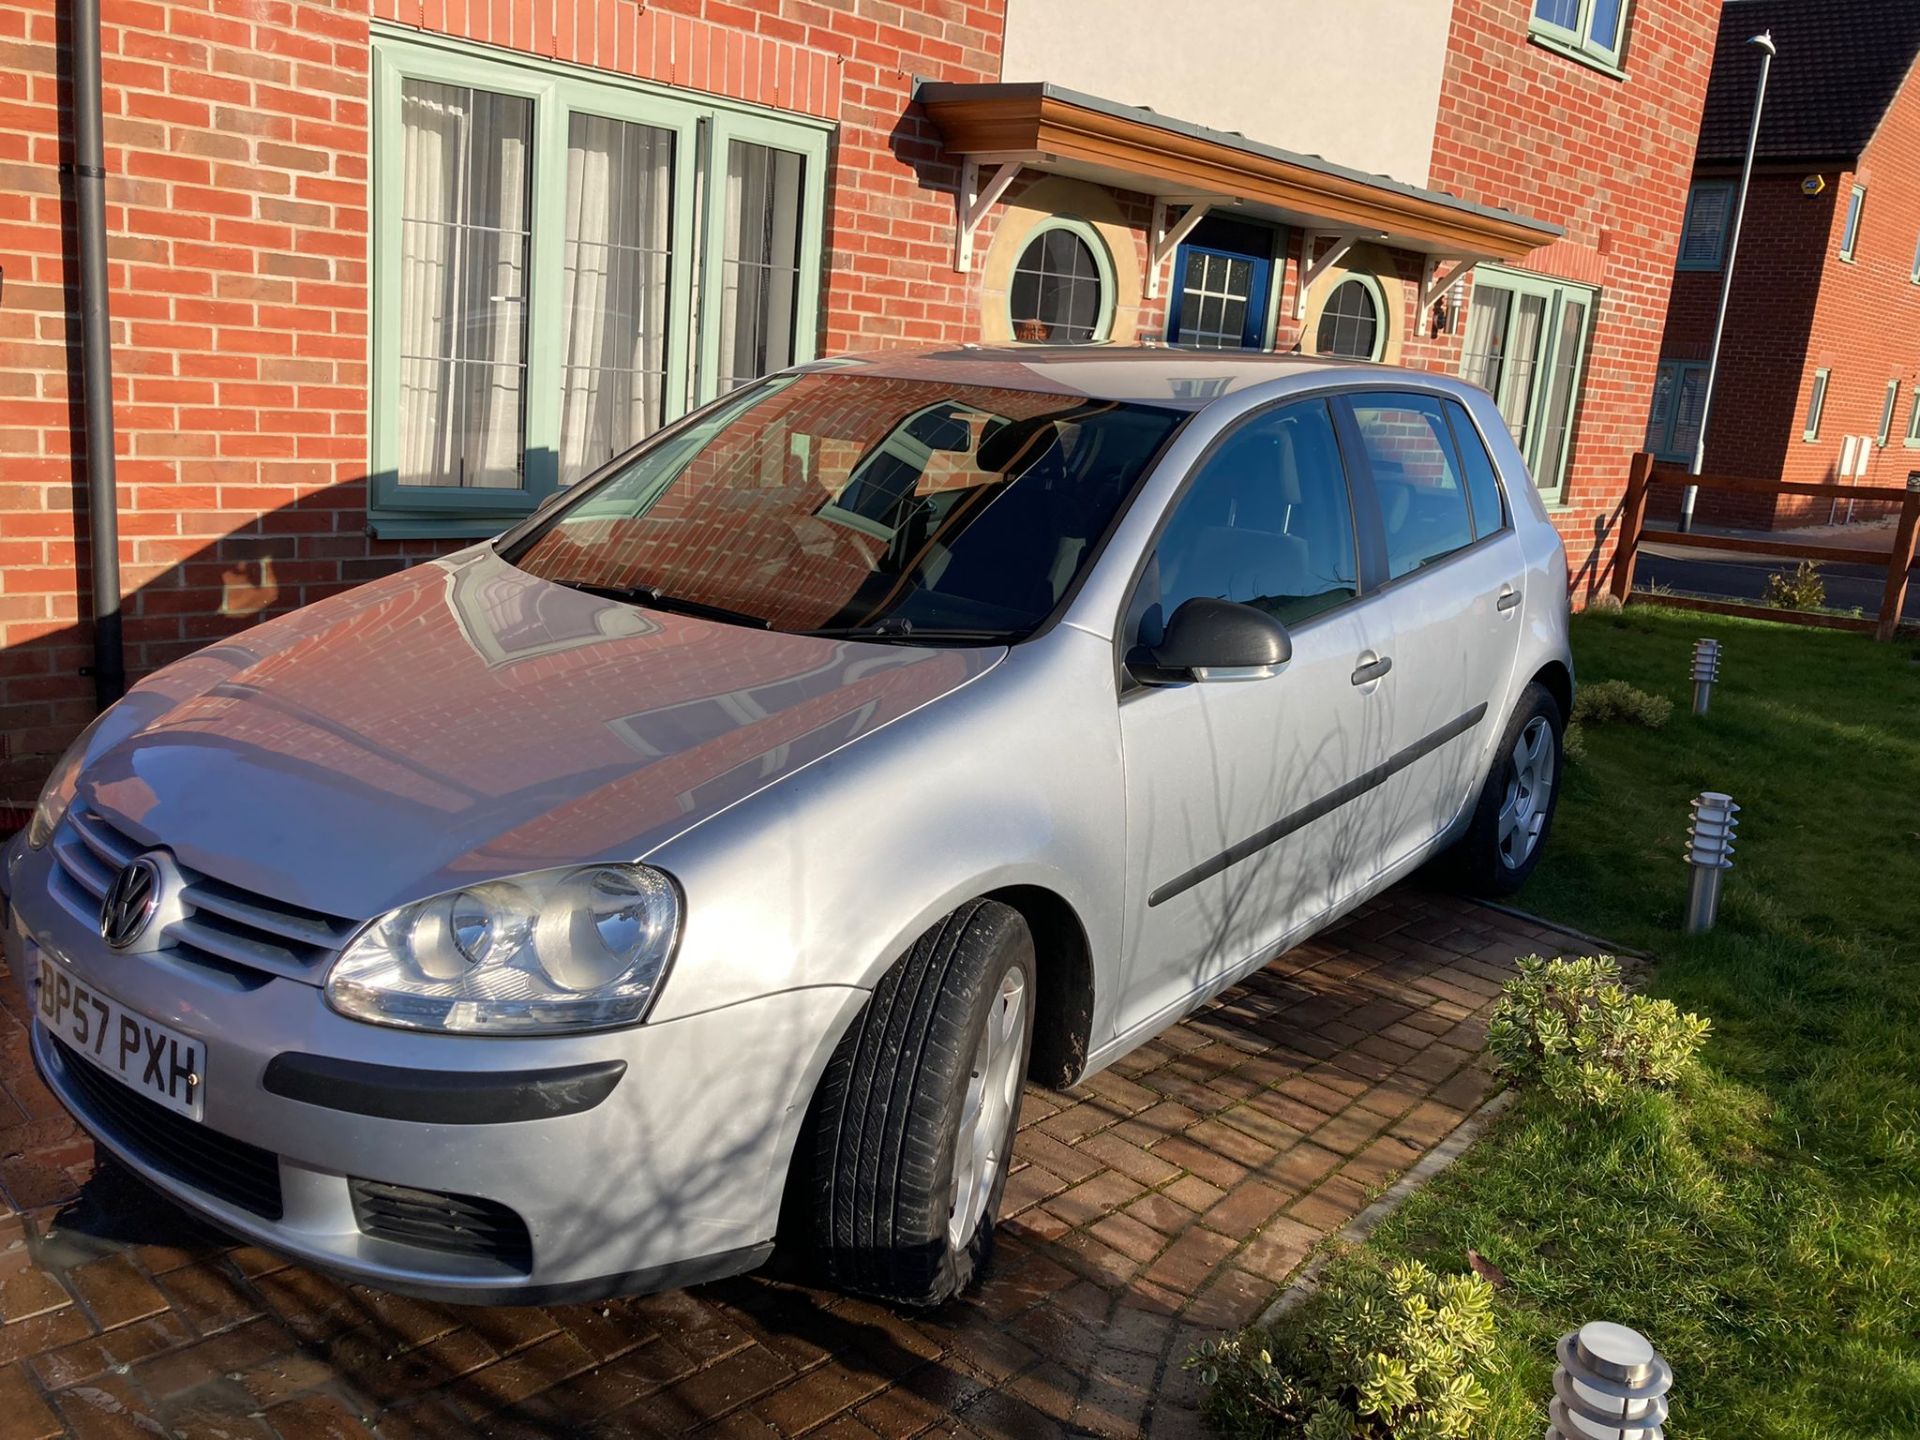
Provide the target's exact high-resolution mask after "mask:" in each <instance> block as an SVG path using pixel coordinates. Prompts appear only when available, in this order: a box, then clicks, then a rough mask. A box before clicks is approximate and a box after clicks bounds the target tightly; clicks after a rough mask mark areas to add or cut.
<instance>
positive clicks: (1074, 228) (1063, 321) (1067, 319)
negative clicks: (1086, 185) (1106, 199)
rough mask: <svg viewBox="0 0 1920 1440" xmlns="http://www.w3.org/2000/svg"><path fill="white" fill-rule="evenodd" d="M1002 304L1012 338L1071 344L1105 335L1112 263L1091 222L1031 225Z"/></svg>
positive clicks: (1109, 314) (1109, 319) (1109, 312)
mask: <svg viewBox="0 0 1920 1440" xmlns="http://www.w3.org/2000/svg"><path fill="white" fill-rule="evenodd" d="M1007 308H1008V311H1009V315H1008V318H1009V319H1010V320H1011V321H1012V322H1013V338H1014V339H1015V340H1025V341H1032V342H1035V343H1038V344H1044V345H1075V344H1080V343H1083V342H1085V341H1089V340H1104V339H1106V338H1107V329H1108V326H1109V325H1110V324H1111V323H1112V320H1113V263H1112V261H1111V260H1110V259H1109V258H1108V256H1107V247H1106V246H1105V245H1104V244H1102V243H1101V241H1100V237H1099V236H1098V235H1097V234H1095V233H1094V230H1093V227H1092V226H1090V225H1086V224H1083V223H1081V222H1080V221H1078V220H1050V221H1048V222H1047V223H1046V224H1044V225H1042V226H1041V227H1040V228H1039V229H1038V230H1036V231H1034V232H1033V234H1032V236H1030V237H1029V238H1028V240H1027V246H1026V249H1025V250H1023V251H1021V253H1020V260H1019V263H1018V264H1016V265H1015V266H1014V269H1013V287H1012V290H1011V292H1010V293H1009V295H1008V297H1007Z"/></svg>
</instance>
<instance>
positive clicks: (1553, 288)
mask: <svg viewBox="0 0 1920 1440" xmlns="http://www.w3.org/2000/svg"><path fill="white" fill-rule="evenodd" d="M1483 276H1484V277H1485V278H1486V280H1487V281H1488V283H1490V284H1492V285H1494V286H1495V287H1497V288H1499V289H1503V290H1506V291H1508V292H1510V293H1511V294H1513V295H1515V296H1516V297H1517V296H1519V295H1526V294H1531V295H1535V296H1538V297H1540V298H1542V299H1544V300H1545V301H1546V303H1547V306H1548V309H1547V313H1546V316H1545V319H1544V327H1545V330H1546V336H1545V339H1546V341H1547V343H1546V344H1544V345H1543V346H1542V348H1541V352H1540V359H1539V362H1538V364H1537V365H1536V366H1535V380H1534V385H1533V390H1532V393H1531V394H1530V395H1529V396H1528V397H1527V413H1526V416H1525V418H1524V419H1523V420H1522V421H1521V425H1520V428H1521V431H1522V433H1524V434H1525V435H1526V436H1528V438H1529V440H1531V439H1532V437H1533V435H1534V432H1535V431H1536V430H1537V429H1538V427H1539V426H1540V424H1541V423H1542V421H1543V420H1544V419H1545V409H1546V406H1547V404H1548V403H1549V398H1548V397H1549V393H1550V391H1551V389H1552V385H1551V383H1550V382H1551V381H1552V378H1553V372H1554V368H1555V367H1556V366H1557V365H1558V364H1559V363H1560V352H1561V347H1562V346H1564V345H1565V344H1566V336H1565V334H1564V333H1563V330H1562V326H1561V320H1562V319H1563V317H1564V314H1565V310H1566V301H1567V297H1568V295H1569V293H1573V292H1577V293H1576V294H1575V298H1576V299H1580V300H1582V301H1583V303H1584V306H1585V311H1586V313H1585V314H1584V316H1583V317H1582V318H1581V322H1580V339H1579V353H1578V354H1577V355H1576V356H1575V358H1574V365H1573V379H1572V382H1571V389H1572V402H1571V405H1570V408H1569V413H1568V415H1567V428H1566V433H1565V434H1563V435H1562V436H1561V437H1560V455H1559V464H1558V466H1557V467H1556V468H1557V471H1558V474H1559V476H1560V483H1559V485H1557V486H1556V487H1555V488H1554V489H1553V490H1547V489H1546V488H1544V487H1543V486H1542V485H1541V484H1540V482H1539V480H1538V478H1537V476H1538V472H1539V470H1540V469H1541V467H1540V466H1539V465H1538V464H1536V463H1535V461H1534V458H1533V457H1532V456H1531V455H1528V454H1527V446H1526V445H1525V444H1523V443H1522V442H1521V441H1520V439H1519V438H1518V437H1517V436H1513V435H1512V433H1511V428H1509V438H1511V439H1512V440H1513V443H1514V447H1515V448H1516V449H1518V450H1519V451H1520V455H1521V458H1522V459H1524V460H1525V461H1526V462H1527V478H1528V480H1529V481H1531V482H1532V484H1533V487H1534V489H1535V490H1537V491H1538V492H1539V494H1540V498H1541V499H1542V500H1543V501H1544V502H1545V503H1546V504H1547V505H1549V506H1556V505H1564V504H1566V503H1567V500H1566V495H1567V485H1568V483H1569V477H1568V474H1567V461H1568V459H1569V458H1570V457H1571V456H1572V454H1573V432H1574V430H1575V429H1576V428H1578V420H1579V415H1580V401H1581V397H1582V394H1583V388H1582V387H1583V386H1584V385H1585V384H1586V379H1587V361H1588V358H1589V357H1590V356H1591V354H1592V351H1593V344H1592V341H1593V332H1594V329H1595V327H1596V326H1597V325H1598V324H1599V320H1600V301H1601V298H1602V295H1603V294H1604V292H1603V291H1601V290H1600V289H1599V288H1597V287H1595V286H1592V285H1582V284H1580V283H1578V282H1577V281H1572V280H1558V279H1554V278H1553V277H1551V276H1546V275H1536V274H1534V273H1532V272H1531V271H1527V270H1513V269H1509V268H1508V267H1507V266H1504V265H1485V264H1483V265H1476V266H1474V267H1473V289H1472V291H1470V292H1469V293H1468V296H1467V306H1468V310H1469V313H1471V309H1472V306H1473V305H1474V304H1475V300H1474V296H1473V292H1475V291H1478V289H1479V288H1480V282H1481V278H1482V277H1483ZM1518 314H1519V307H1518V306H1517V305H1516V306H1512V307H1510V308H1509V311H1508V314H1507V327H1508V333H1511V330H1512V327H1513V324H1514V321H1515V318H1516V317H1517V316H1518ZM1465 338H1466V332H1465V330H1464V329H1463V330H1462V332H1461V342H1462V343H1461V346H1460V356H1459V360H1458V361H1457V362H1456V373H1458V370H1459V368H1460V367H1464V366H1465V364H1466V361H1467V353H1466V344H1465ZM1503 338H1504V337H1503ZM1502 358H1503V365H1504V361H1505V359H1506V358H1508V357H1506V356H1505V353H1504V351H1503V354H1502ZM1461 378H1463V379H1464V378H1465V377H1464V375H1463V376H1462V377H1461ZM1505 378H1506V372H1505V370H1504V368H1503V371H1502V381H1503V382H1504V380H1505ZM1468 383H1469V384H1471V383H1472V382H1471V381H1469V382H1468ZM1499 403H1500V397H1499V395H1498V394H1496V395H1495V396H1494V404H1495V406H1496V407H1497V406H1498V405H1499ZM1505 414H1506V412H1505V411H1502V412H1501V415H1502V418H1504V417H1505Z"/></svg>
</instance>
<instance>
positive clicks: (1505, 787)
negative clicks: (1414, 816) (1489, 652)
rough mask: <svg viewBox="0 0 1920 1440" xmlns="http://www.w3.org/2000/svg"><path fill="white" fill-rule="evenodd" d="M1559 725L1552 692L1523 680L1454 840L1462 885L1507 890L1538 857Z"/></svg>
mask: <svg viewBox="0 0 1920 1440" xmlns="http://www.w3.org/2000/svg"><path fill="white" fill-rule="evenodd" d="M1565 725H1566V720H1565V717H1564V716H1562V715H1561V713H1560V704H1559V702H1558V701H1557V700H1555V699H1554V698H1553V694H1552V692H1551V691H1549V690H1548V689H1547V688H1546V687H1545V686H1544V685H1538V684H1532V685H1528V686H1527V688H1526V689H1525V691H1523V692H1522V693H1521V696H1520V704H1519V705H1518V706H1517V707H1516V708H1515V709H1514V712H1513V718H1512V719H1511V720H1510V721H1508V723H1507V729H1506V733H1505V734H1504V735H1503V736H1502V737H1501V740H1500V748H1499V749H1498V750H1497V751H1495V752H1494V760H1493V768H1492V770H1491V771H1490V772H1489V773H1488V775H1487V783H1486V785H1485V786H1484V787H1483V788H1482V789H1481V792H1480V799H1479V801H1478V803H1477V804H1476V805H1475V806H1474V812H1473V819H1472V821H1471V822H1470V823H1469V824H1468V826H1467V833H1466V834H1465V835H1464V836H1462V837H1461V839H1460V842H1459V846H1458V851H1457V854H1458V858H1459V861H1460V868H1461V870H1462V872H1463V875H1464V878H1465V881H1466V884H1467V888H1469V889H1470V890H1472V891H1474V892H1475V893H1476V894H1480V895H1511V894H1512V893H1513V892H1514V891H1516V890H1518V889H1519V888H1520V887H1521V886H1522V885H1524V884H1526V882H1527V877H1528V876H1529V875H1531V874H1532V873H1533V868H1534V866H1536V865H1538V864H1539V863H1540V853H1541V851H1542V850H1543V849H1545V847H1546V843H1547V832H1548V830H1549V829H1550V828H1551V827H1552V824H1553V810H1554V806H1555V804H1556V803H1557V802H1558V801H1559V798H1560V764H1561V760H1560V755H1561V746H1560V737H1561V734H1562V732H1563V730H1564V728H1565Z"/></svg>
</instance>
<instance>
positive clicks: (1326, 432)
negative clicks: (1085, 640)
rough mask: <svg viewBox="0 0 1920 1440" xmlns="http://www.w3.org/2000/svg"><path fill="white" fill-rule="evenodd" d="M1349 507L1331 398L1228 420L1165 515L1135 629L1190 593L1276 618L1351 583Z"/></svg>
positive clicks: (1147, 639) (1327, 598) (1329, 602)
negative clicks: (1231, 426) (1237, 422)
mask: <svg viewBox="0 0 1920 1440" xmlns="http://www.w3.org/2000/svg"><path fill="white" fill-rule="evenodd" d="M1356 573H1357V572H1356V569H1355V564H1354V547H1353V511H1352V506H1351V504H1350V503H1349V501H1348V498H1347V477H1346V471H1345V470H1344V469H1343V468H1342V467H1341V463H1340V448H1339V445H1338V443H1337V442H1336V441H1335V439H1334V432H1333V419H1332V416H1331V415H1330V414H1329V413H1328V411H1327V407H1326V403H1325V402H1324V401H1320V400H1312V401H1308V402H1305V403H1303V404H1299V405H1289V406H1287V407H1286V408H1285V409H1282V410H1275V411H1271V412H1269V413H1267V414H1265V415H1262V416H1260V417H1258V418H1256V419H1254V420H1250V421H1248V422H1247V423H1246V424H1244V425H1242V426H1241V427H1240V428H1239V429H1237V430H1234V431H1232V432H1230V433H1229V434H1228V436H1227V438H1226V439H1225V440H1223V441H1222V442H1221V443H1220V444H1219V445H1218V446H1217V447H1216V448H1215V449H1214V451H1213V453H1212V454H1211V455H1209V456H1208V457H1207V458H1206V459H1205V460H1203V461H1202V462H1201V464H1200V469H1199V472H1198V473H1197V474H1196V475H1195V476H1194V477H1193V481H1192V483H1191V484H1190V485H1189V486H1188V488H1187V491H1186V493H1185V494H1184V495H1183V496H1182V497H1181V498H1180V501H1179V503H1178V505H1177V506H1176V507H1175V509H1174V512H1173V514H1172V516H1171V517H1169V519H1168V521H1167V527H1166V529H1165V530H1164V531H1163V532H1162V533H1161V536H1160V543H1159V545H1158V546H1157V547H1156V548H1155V550H1154V556H1153V559H1152V560H1151V561H1150V562H1149V563H1148V567H1147V573H1146V576H1145V578H1144V580H1143V582H1142V589H1141V596H1140V598H1139V599H1138V600H1137V601H1136V603H1135V608H1136V611H1137V612H1138V615H1139V634H1140V639H1141V640H1142V641H1143V642H1144V643H1146V644H1149V645H1152V644H1156V643H1158V641H1159V638H1160V634H1161V630H1162V627H1163V626H1164V625H1165V623H1166V618H1167V617H1168V616H1170V615H1172V614H1173V612H1174V611H1175V610H1177V609H1179V608H1180V606H1181V605H1182V604H1183V603H1185V602H1186V601H1188V600H1191V599H1193V598H1195V597H1196V596H1201V595H1205V596H1210V597H1212V598H1215V599H1221V600H1237V601H1239V602H1241V603H1242V604H1245V605H1257V606H1258V607H1259V608H1260V609H1262V610H1265V611H1267V612H1268V613H1269V614H1271V615H1273V616H1275V617H1277V618H1278V619H1281V620H1289V621H1292V620H1300V619H1303V618H1305V617H1306V616H1309V615H1313V614H1317V613H1318V612H1320V611H1322V610H1326V609H1328V608H1330V607H1332V606H1334V605H1338V604H1340V603H1341V602H1342V601H1343V600H1348V599H1351V598H1352V597H1353V595H1354V594H1355V593H1356V590H1357V582H1356V580H1355V575H1356Z"/></svg>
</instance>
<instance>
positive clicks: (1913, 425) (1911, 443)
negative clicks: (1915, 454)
mask: <svg viewBox="0 0 1920 1440" xmlns="http://www.w3.org/2000/svg"><path fill="white" fill-rule="evenodd" d="M1910 394H1911V400H1910V402H1909V403H1910V406H1911V408H1910V409H1909V410H1908V411H1907V438H1906V439H1905V440H1904V441H1902V442H1901V443H1902V444H1903V445H1905V446H1906V448H1907V449H1909V450H1920V385H1915V386H1914V387H1913V389H1912V391H1911V392H1910Z"/></svg>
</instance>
